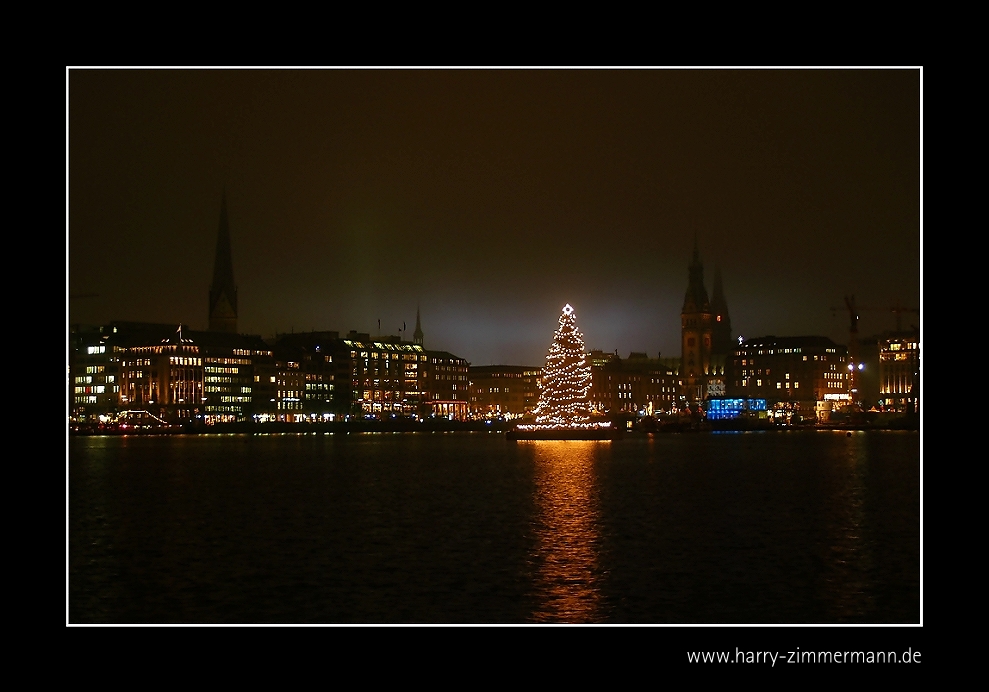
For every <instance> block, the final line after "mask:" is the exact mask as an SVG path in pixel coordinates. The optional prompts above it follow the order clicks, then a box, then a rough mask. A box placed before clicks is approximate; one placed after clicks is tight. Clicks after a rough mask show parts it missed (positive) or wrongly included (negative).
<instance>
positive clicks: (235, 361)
mask: <svg viewBox="0 0 989 692" xmlns="http://www.w3.org/2000/svg"><path fill="white" fill-rule="evenodd" d="M206 360H207V362H208V363H210V364H213V365H250V364H251V360H250V359H249V358H207V359H206Z"/></svg>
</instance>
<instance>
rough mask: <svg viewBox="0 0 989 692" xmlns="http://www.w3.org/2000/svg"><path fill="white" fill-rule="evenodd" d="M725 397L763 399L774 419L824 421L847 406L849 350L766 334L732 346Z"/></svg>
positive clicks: (820, 340)
mask: <svg viewBox="0 0 989 692" xmlns="http://www.w3.org/2000/svg"><path fill="white" fill-rule="evenodd" d="M727 376H728V387H727V393H726V395H727V396H729V397H737V398H749V399H765V400H766V402H767V407H768V408H769V409H770V410H772V411H774V412H775V414H776V415H777V417H780V418H785V419H789V418H791V417H793V416H799V417H800V418H806V419H810V418H814V419H817V420H827V418H828V417H829V416H830V412H831V411H832V410H835V409H837V408H840V407H842V406H847V405H848V404H849V403H850V402H851V397H850V394H849V391H848V382H849V372H848V349H847V348H846V347H845V346H841V345H839V344H836V343H834V342H833V341H832V340H831V339H829V338H827V337H823V336H792V337H777V336H764V337H759V338H755V339H747V340H745V341H744V342H742V343H741V344H738V345H737V346H736V347H735V351H734V353H733V354H732V358H731V363H730V366H729V368H728V373H727Z"/></svg>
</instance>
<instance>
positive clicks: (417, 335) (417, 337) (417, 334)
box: [412, 305, 422, 346]
mask: <svg viewBox="0 0 989 692" xmlns="http://www.w3.org/2000/svg"><path fill="white" fill-rule="evenodd" d="M412 343H414V344H419V345H420V346H422V323H421V321H420V319H419V306H418V305H416V330H415V331H414V332H412Z"/></svg>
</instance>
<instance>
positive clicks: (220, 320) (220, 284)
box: [209, 190, 237, 334]
mask: <svg viewBox="0 0 989 692" xmlns="http://www.w3.org/2000/svg"><path fill="white" fill-rule="evenodd" d="M209 329H210V331H211V332H231V333H234V334H236V333H237V285H236V284H235V283H234V265H233V256H232V254H231V252H230V225H229V223H228V221H227V191H226V190H224V191H223V201H222V203H221V205H220V228H219V232H218V233H217V237H216V255H215V257H214V259H213V283H212V284H211V285H210V287H209Z"/></svg>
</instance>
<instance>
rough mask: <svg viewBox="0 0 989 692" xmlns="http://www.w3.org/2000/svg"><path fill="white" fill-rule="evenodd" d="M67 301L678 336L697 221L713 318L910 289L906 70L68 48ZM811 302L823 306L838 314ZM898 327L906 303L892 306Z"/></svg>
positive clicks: (842, 315) (595, 342)
mask: <svg viewBox="0 0 989 692" xmlns="http://www.w3.org/2000/svg"><path fill="white" fill-rule="evenodd" d="M66 88H67V135H66V136H67V142H66V154H67V161H66V171H67V207H68V213H67V228H66V272H67V290H66V304H67V313H68V317H67V319H68V322H69V323H70V324H75V323H83V324H101V323H106V322H109V321H111V320H140V321H150V322H174V323H179V322H183V323H185V324H188V325H190V326H191V327H192V328H194V329H205V328H206V326H207V323H208V314H207V313H208V292H209V285H210V281H211V278H212V269H213V257H214V251H215V246H216V235H217V225H218V222H219V217H220V205H221V198H222V196H223V193H224V190H226V196H227V204H228V211H229V219H230V231H231V238H232V252H233V262H234V277H235V279H236V282H237V285H238V287H239V310H240V319H239V331H241V332H243V333H249V334H260V335H261V336H263V337H269V336H272V335H273V334H275V333H276V332H289V331H296V332H299V331H310V330H314V329H315V330H334V331H339V332H341V333H343V332H346V331H349V330H351V329H356V330H358V331H361V332H369V333H371V334H372V336H373V335H375V334H377V333H379V332H378V320H379V319H380V321H381V329H380V333H381V334H382V335H385V334H398V332H399V330H400V329H401V327H402V325H403V323H404V324H405V325H406V326H407V334H406V336H407V338H409V339H411V337H412V331H413V329H414V327H415V316H416V306H417V305H418V306H421V310H422V327H423V331H424V333H425V345H426V347H427V348H432V349H440V350H447V351H451V352H452V353H454V354H456V355H458V356H461V357H463V358H466V359H467V360H469V361H470V362H471V363H473V364H475V365H486V364H493V363H503V364H526V365H541V364H542V363H543V361H544V359H545V355H546V351H547V348H548V347H549V344H550V342H551V340H552V335H553V331H554V330H555V328H556V326H557V318H558V316H559V313H560V309H561V308H562V307H563V305H564V304H565V303H568V302H569V303H571V304H572V305H573V306H574V307H575V309H576V314H577V320H578V325H579V326H580V328H581V330H582V331H583V332H584V335H585V338H586V345H587V347H588V348H589V349H597V348H599V349H603V350H606V351H614V350H616V349H617V350H618V352H619V353H620V354H621V355H622V356H627V355H628V353H629V351H645V352H647V353H648V354H649V355H650V356H652V357H655V356H656V355H657V353H658V352H660V351H661V352H662V355H663V356H664V357H668V356H679V355H680V341H679V339H680V308H681V306H682V304H683V298H684V293H685V291H686V288H687V276H688V275H687V267H688V265H689V263H690V259H691V254H692V251H693V247H694V238H695V237H696V239H697V244H698V247H699V250H700V254H701V259H702V261H703V262H704V268H705V280H706V284H707V288H708V291H709V292H710V291H711V289H712V280H713V278H714V272H715V268H716V267H720V268H721V273H722V278H723V284H724V290H725V295H726V298H727V302H728V308H729V312H730V315H731V320H732V327H733V333H734V335H738V334H741V335H743V336H745V337H747V338H748V337H756V336H765V335H769V334H775V335H778V336H799V335H824V336H829V337H831V338H832V339H834V340H835V341H837V342H838V343H847V341H848V317H847V312H846V311H845V310H844V300H843V299H844V296H845V295H852V294H854V295H855V298H856V302H857V303H858V304H859V306H861V307H862V310H861V315H862V319H861V321H860V333H861V335H862V336H868V335H870V334H875V333H878V332H880V331H882V330H888V329H893V328H894V327H895V324H896V323H895V318H894V316H893V314H892V313H891V312H890V311H889V308H890V307H891V306H893V305H896V304H899V305H900V306H902V307H905V308H919V307H920V305H921V302H920V301H921V274H922V264H921V238H922V234H921V216H920V205H921V188H920V185H921V159H920V152H921V71H920V69H851V70H821V69H795V70H780V69H761V70H739V69H727V70H722V69H717V70H711V69H694V70H680V69H620V70H615V69H599V70H581V69H567V70H557V69H534V70H515V69H499V70H472V69H434V70H419V69H415V70H381V69H366V70H353V69H312V70H242V69H234V70H131V69H120V70H105V69H68V70H67V71H66ZM832 308H840V309H839V311H838V312H837V313H835V312H833V311H832ZM903 324H904V326H906V325H909V324H917V325H919V324H920V322H919V315H917V314H916V313H904V314H903Z"/></svg>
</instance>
